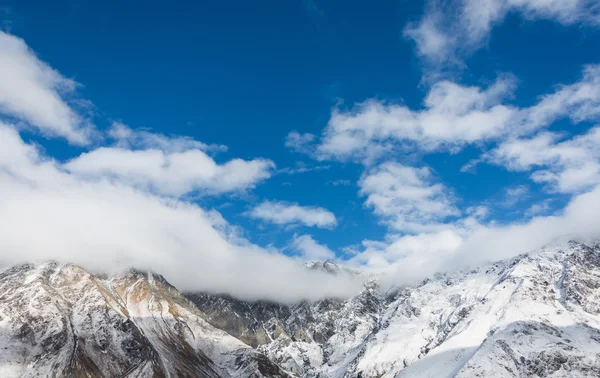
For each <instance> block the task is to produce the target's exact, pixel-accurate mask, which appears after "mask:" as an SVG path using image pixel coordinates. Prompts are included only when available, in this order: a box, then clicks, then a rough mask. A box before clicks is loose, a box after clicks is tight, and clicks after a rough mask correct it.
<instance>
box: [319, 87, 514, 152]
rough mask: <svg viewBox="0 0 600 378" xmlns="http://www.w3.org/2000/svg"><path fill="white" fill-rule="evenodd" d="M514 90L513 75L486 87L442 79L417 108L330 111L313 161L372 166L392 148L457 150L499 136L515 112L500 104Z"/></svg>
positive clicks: (364, 106) (366, 106)
mask: <svg viewBox="0 0 600 378" xmlns="http://www.w3.org/2000/svg"><path fill="white" fill-rule="evenodd" d="M514 86H515V80H514V78H513V77H512V76H501V77H499V78H498V80H497V81H496V82H495V83H493V84H492V85H490V86H488V87H487V88H485V89H482V88H479V87H472V86H462V85H458V84H456V83H452V82H450V81H441V82H438V83H437V84H435V85H434V86H433V87H432V88H431V90H430V91H429V93H428V94H427V96H426V97H425V99H424V101H423V105H424V109H422V110H412V109H410V108H408V107H407V106H405V105H401V104H388V103H385V102H381V101H376V100H368V101H366V102H364V103H361V104H358V105H356V106H355V107H354V108H352V109H350V110H347V111H344V110H342V109H340V108H335V109H334V110H333V113H332V114H331V118H330V120H329V122H328V124H327V127H326V128H325V130H324V132H323V136H322V138H321V143H320V144H319V145H318V146H317V149H316V154H317V157H318V158H320V159H338V160H357V161H363V162H366V163H372V162H373V161H376V160H377V158H379V157H381V156H382V155H384V154H386V153H389V152H390V151H391V150H393V149H395V148H400V149H406V148H419V149H422V150H425V151H434V150H439V149H456V148H460V147H462V146H464V145H465V144H468V143H472V142H477V141H480V140H486V139H491V138H496V137H499V136H500V135H503V134H504V133H505V132H506V128H507V125H508V124H509V121H510V120H511V118H512V117H513V116H514V115H515V114H516V113H517V109H515V108H514V107H511V106H509V105H503V104H501V102H502V100H503V99H504V98H506V97H507V96H510V95H511V94H512V91H513V89H514Z"/></svg>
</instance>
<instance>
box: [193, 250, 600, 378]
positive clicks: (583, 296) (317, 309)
mask: <svg viewBox="0 0 600 378" xmlns="http://www.w3.org/2000/svg"><path fill="white" fill-rule="evenodd" d="M320 267H322V265H321V266H320ZM320 267H319V268H320ZM329 270H331V271H337V270H338V269H337V268H333V267H332V266H329ZM599 287H600V247H599V246H598V245H585V244H581V243H576V242H569V243H565V244H557V245H554V246H549V247H545V248H542V249H541V250H539V251H537V252H534V253H531V254H529V255H524V256H518V257H516V258H513V259H511V260H508V261H502V262H498V263H495V264H492V265H489V266H483V267H480V268H478V269H475V270H472V271H469V272H461V273H453V274H440V275H437V276H436V277H432V278H430V279H426V280H424V281H423V282H422V283H421V284H419V285H417V286H414V287H403V288H395V289H393V290H390V291H389V292H387V293H382V292H380V291H379V290H378V288H377V284H376V282H375V281H372V280H369V281H367V283H366V284H365V287H364V290H363V291H362V292H361V293H360V294H359V295H358V296H356V297H353V298H350V299H348V300H345V301H342V300H331V299H328V300H324V301H320V302H317V303H313V304H309V303H300V304H297V305H293V306H286V305H280V304H274V303H266V302H254V303H245V302H242V301H238V300H235V299H232V298H228V297H226V296H214V295H209V294H188V295H187V296H188V298H190V299H191V300H192V301H193V302H194V303H195V304H196V305H197V306H198V307H199V308H200V310H201V311H202V312H203V313H204V314H205V317H206V320H207V321H208V322H209V323H211V324H213V325H215V326H216V327H219V328H221V329H224V330H226V331H227V332H229V333H230V334H232V335H234V336H236V337H237V338H239V339H241V340H243V341H245V342H247V343H249V344H251V345H253V346H255V347H257V349H258V350H259V351H261V352H263V353H265V354H266V355H267V356H268V357H269V358H270V359H271V360H273V361H274V362H276V363H277V364H279V365H280V366H281V367H283V368H284V369H286V370H289V371H291V372H293V373H294V374H297V375H298V376H302V377H363V378H366V377H398V378H401V377H435V378H438V377H440V378H441V377H531V376H540V377H599V376H600V289H599Z"/></svg>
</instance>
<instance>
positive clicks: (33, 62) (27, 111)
mask: <svg viewBox="0 0 600 378" xmlns="http://www.w3.org/2000/svg"><path fill="white" fill-rule="evenodd" d="M0 67H2V69H0V82H1V83H2V85H0V112H1V113H3V114H4V115H5V116H11V117H14V118H17V119H20V120H23V121H25V122H26V124H27V126H29V127H32V128H36V129H37V130H39V131H40V132H41V133H42V134H44V135H47V136H53V137H54V136H56V137H64V138H66V139H67V140H68V141H69V142H71V143H73V144H79V145H84V144H87V143H89V142H90V140H91V138H92V136H93V135H94V133H95V132H94V127H93V125H92V124H91V122H90V121H89V120H88V119H86V117H84V116H82V115H81V114H80V113H79V112H78V111H77V110H76V109H74V106H73V104H72V103H73V101H71V103H70V102H69V99H71V100H73V99H75V89H76V88H77V85H78V84H77V83H76V82H75V81H73V80H71V79H68V78H65V77H64V76H62V75H61V74H60V73H59V72H58V71H56V70H54V69H53V68H52V67H50V66H49V65H48V64H46V63H45V62H43V61H41V60H40V59H39V58H38V57H37V56H36V54H35V53H34V52H33V51H32V50H31V49H29V47H28V46H27V44H26V43H25V42H24V41H23V40H22V39H20V38H17V37H15V36H13V35H10V34H7V33H4V32H2V31H0Z"/></svg>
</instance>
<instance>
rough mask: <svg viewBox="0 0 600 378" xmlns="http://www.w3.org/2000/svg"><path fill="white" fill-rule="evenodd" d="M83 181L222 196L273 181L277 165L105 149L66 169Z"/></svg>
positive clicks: (189, 154) (166, 192)
mask: <svg viewBox="0 0 600 378" xmlns="http://www.w3.org/2000/svg"><path fill="white" fill-rule="evenodd" d="M64 168H65V169H66V170H68V171H69V172H71V173H73V174H76V175H78V176H80V177H83V178H87V179H93V180H103V179H108V180H110V181H115V182H122V183H125V184H127V185H133V186H136V187H139V188H144V189H149V190H152V191H156V192H158V193H160V194H164V195H170V196H181V195H184V194H188V193H199V194H221V193H228V192H235V191H243V190H246V189H249V188H253V187H255V186H256V184H257V183H259V182H261V181H263V180H265V179H267V178H269V177H270V176H271V175H272V171H273V169H274V168H275V164H274V163H273V162H272V161H270V160H266V159H254V160H249V161H247V160H242V159H233V160H230V161H228V162H226V163H224V164H218V163H216V162H215V161H214V160H213V159H212V158H211V157H210V156H208V155H207V154H206V153H205V152H204V151H201V150H194V149H192V150H187V151H182V152H166V151H161V150H155V149H149V150H126V149H122V148H114V147H101V148H97V149H95V150H92V151H90V152H87V153H84V154H82V155H80V156H78V157H76V158H74V159H72V160H70V161H69V162H67V163H66V164H65V165H64Z"/></svg>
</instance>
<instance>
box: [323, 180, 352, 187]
mask: <svg viewBox="0 0 600 378" xmlns="http://www.w3.org/2000/svg"><path fill="white" fill-rule="evenodd" d="M328 183H330V184H331V185H333V186H349V185H352V181H350V180H333V181H328Z"/></svg>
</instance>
